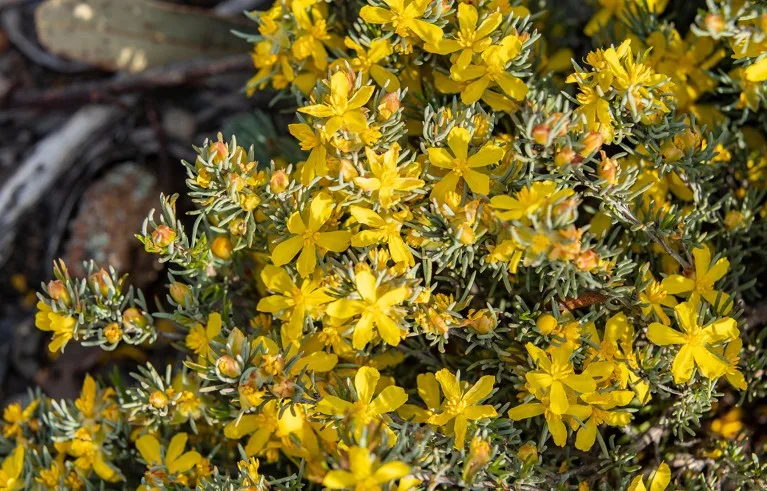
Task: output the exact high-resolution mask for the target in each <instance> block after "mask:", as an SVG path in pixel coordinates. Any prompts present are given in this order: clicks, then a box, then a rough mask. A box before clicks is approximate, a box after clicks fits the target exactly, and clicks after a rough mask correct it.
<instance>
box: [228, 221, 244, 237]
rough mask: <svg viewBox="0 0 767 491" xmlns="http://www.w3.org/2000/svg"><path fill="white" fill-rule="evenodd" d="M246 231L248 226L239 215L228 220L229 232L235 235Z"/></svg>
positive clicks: (240, 234) (241, 234)
mask: <svg viewBox="0 0 767 491" xmlns="http://www.w3.org/2000/svg"><path fill="white" fill-rule="evenodd" d="M247 231H248V226H247V223H246V222H245V220H243V219H242V218H241V217H237V218H235V219H233V220H232V221H231V222H229V233H230V234H232V235H235V236H238V237H240V236H243V235H245V233H246V232H247Z"/></svg>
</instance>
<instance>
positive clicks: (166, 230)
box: [152, 225, 176, 248]
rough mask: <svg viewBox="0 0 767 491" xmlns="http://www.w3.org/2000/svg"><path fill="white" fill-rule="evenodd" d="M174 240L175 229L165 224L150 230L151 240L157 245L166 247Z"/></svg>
mask: <svg viewBox="0 0 767 491" xmlns="http://www.w3.org/2000/svg"><path fill="white" fill-rule="evenodd" d="M174 240H176V231H175V230H173V229H172V228H170V227H169V226H167V225H158V226H157V228H156V229H154V232H152V242H153V243H154V245H156V246H157V247H162V248H165V247H168V246H169V245H170V244H171V242H173V241H174Z"/></svg>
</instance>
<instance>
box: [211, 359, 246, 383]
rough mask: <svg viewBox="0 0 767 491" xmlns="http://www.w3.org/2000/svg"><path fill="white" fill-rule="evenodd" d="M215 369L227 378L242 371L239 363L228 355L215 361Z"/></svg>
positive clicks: (235, 375) (238, 374)
mask: <svg viewBox="0 0 767 491" xmlns="http://www.w3.org/2000/svg"><path fill="white" fill-rule="evenodd" d="M216 369H217V370H218V372H219V373H220V374H221V375H223V376H224V377H227V378H237V377H239V376H240V374H241V373H242V369H241V368H240V364H239V363H237V360H235V359H234V358H232V357H231V356H229V355H224V356H222V357H221V358H219V359H218V360H217V361H216Z"/></svg>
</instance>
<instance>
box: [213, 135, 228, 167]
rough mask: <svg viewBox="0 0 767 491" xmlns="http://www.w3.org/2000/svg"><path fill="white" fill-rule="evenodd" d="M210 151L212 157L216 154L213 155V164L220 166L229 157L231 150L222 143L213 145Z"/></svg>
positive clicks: (218, 142)
mask: <svg viewBox="0 0 767 491" xmlns="http://www.w3.org/2000/svg"><path fill="white" fill-rule="evenodd" d="M209 150H210V154H211V155H213V153H214V152H215V155H213V162H214V163H216V164H219V165H221V164H222V163H224V162H225V161H226V158H227V157H228V156H229V149H228V148H227V146H226V143H224V142H222V141H217V142H215V143H213V144H212V145H211V146H210V149H209Z"/></svg>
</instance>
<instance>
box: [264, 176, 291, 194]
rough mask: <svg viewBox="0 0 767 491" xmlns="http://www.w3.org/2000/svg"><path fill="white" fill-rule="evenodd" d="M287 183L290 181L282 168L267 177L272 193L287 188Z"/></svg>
mask: <svg viewBox="0 0 767 491" xmlns="http://www.w3.org/2000/svg"><path fill="white" fill-rule="evenodd" d="M288 183H290V178H289V177H288V174H287V173H286V172H285V171H284V170H278V171H276V172H275V173H274V174H272V178H271V179H269V188H270V189H271V190H272V192H273V193H275V194H279V193H281V192H283V191H285V190H286V189H287V188H288Z"/></svg>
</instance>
